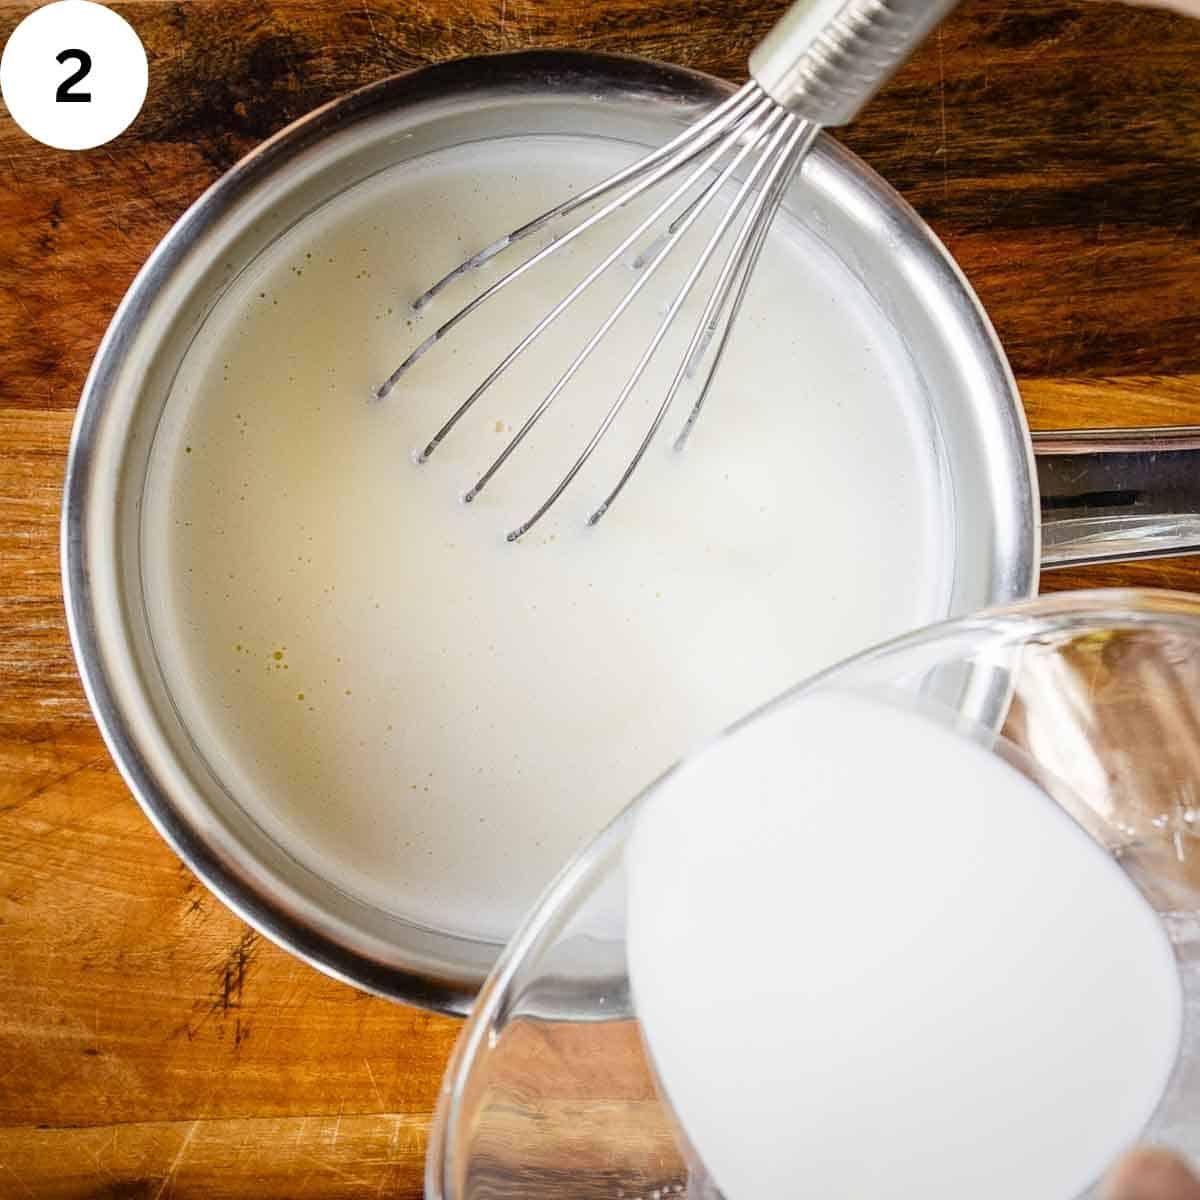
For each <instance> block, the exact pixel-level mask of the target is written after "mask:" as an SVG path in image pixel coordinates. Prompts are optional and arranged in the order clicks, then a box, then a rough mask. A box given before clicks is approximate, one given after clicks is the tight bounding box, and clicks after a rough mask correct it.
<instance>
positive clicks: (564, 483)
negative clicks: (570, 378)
mask: <svg viewBox="0 0 1200 1200" xmlns="http://www.w3.org/2000/svg"><path fill="white" fill-rule="evenodd" d="M797 123H798V121H797V118H795V117H793V116H792V115H791V114H789V113H787V112H785V111H784V110H782V109H775V110H774V111H772V112H771V113H770V115H769V116H768V117H767V119H766V120H765V121H764V123H763V125H762V127H761V128H760V129H759V131H758V132H757V134H756V135H755V136H754V137H753V139H752V140H750V141H748V142H747V144H746V145H745V146H743V147H742V149H741V151H739V153H738V155H737V156H736V157H735V158H734V159H733V160H732V161H731V162H730V163H729V165H728V166H727V167H726V169H725V171H724V172H723V176H724V178H726V179H727V178H728V177H729V176H730V175H732V174H733V171H734V170H735V169H736V168H737V166H739V165H740V163H741V161H742V160H743V159H744V158H745V157H746V156H747V155H748V154H749V153H750V152H751V151H752V150H754V149H757V148H758V146H759V145H760V144H761V143H762V142H764V141H765V142H766V143H767V144H766V149H765V151H764V153H763V154H762V155H761V156H760V157H759V158H758V159H757V161H756V162H755V163H754V165H753V166H752V167H751V169H750V171H749V172H748V173H747V175H746V178H745V180H744V181H743V183H742V185H741V187H740V188H739V190H738V193H737V195H736V197H735V199H734V201H733V202H732V203H731V204H730V206H729V208H728V209H727V211H726V212H725V213H724V214H723V216H722V217H721V219H720V221H719V222H718V226H717V229H716V231H715V232H714V233H713V235H712V236H711V237H710V238H709V241H708V244H707V245H706V246H705V248H704V250H703V252H702V253H701V255H700V258H699V259H698V260H697V262H696V263H695V265H694V266H693V268H692V270H691V272H690V273H689V275H688V277H687V279H686V280H685V282H684V285H683V287H682V288H681V289H680V291H679V292H678V294H677V295H676V296H675V299H674V300H673V301H672V302H671V306H670V307H669V308H668V310H667V312H666V315H665V316H664V317H663V319H662V321H661V322H660V323H659V326H658V328H657V329H656V330H655V333H654V336H653V337H652V338H651V340H650V344H649V345H648V346H647V347H646V349H645V350H644V351H643V353H642V356H641V358H640V359H639V360H638V363H637V366H636V367H635V368H634V370H633V372H632V374H631V375H630V376H629V378H628V379H627V380H626V382H625V384H624V386H623V387H622V388H621V391H620V392H619V393H618V395H617V398H616V399H615V400H614V401H613V403H612V405H611V406H610V407H609V410H608V412H607V413H606V414H605V415H604V418H603V420H602V421H601V422H600V425H599V427H598V428H597V429H596V431H595V433H593V435H592V437H591V439H590V440H589V441H588V443H587V445H586V446H585V447H584V450H583V453H582V454H580V455H579V457H578V458H577V459H576V460H575V463H574V464H573V465H572V467H571V469H570V470H569V471H568V472H567V473H566V475H564V476H563V478H562V480H561V481H560V482H559V484H558V486H557V487H555V489H554V490H553V491H552V492H551V493H550V495H549V496H548V497H547V498H546V500H545V501H543V503H542V504H541V506H540V507H539V508H538V509H537V511H536V512H534V514H533V515H532V516H531V517H529V518H528V519H527V520H526V521H525V522H524V523H523V524H521V525H520V526H518V527H517V528H516V529H514V530H512V531H511V532H510V533H509V534H508V535H507V537H508V540H509V541H510V542H515V541H516V540H517V539H518V538H520V537H522V536H523V535H524V534H526V533H528V532H529V530H530V529H532V528H533V526H534V525H536V524H537V522H538V521H539V520H541V518H542V517H543V516H544V515H545V514H546V513H547V512H548V511H549V510H550V508H552V507H553V505H554V504H555V502H556V501H557V500H558V498H559V497H560V496H561V495H562V494H563V492H564V491H565V490H566V489H567V488H568V487H569V486H570V484H571V481H572V480H573V479H574V478H575V476H576V475H578V473H579V472H580V470H581V469H582V468H583V465H584V464H585V463H586V462H587V461H588V459H589V458H590V457H591V456H592V454H593V453H594V452H595V449H596V447H597V446H598V445H599V444H600V441H601V439H602V438H603V437H604V435H605V434H606V433H607V432H608V430H609V428H610V427H611V425H612V423H613V421H614V420H615V419H616V417H617V415H618V413H619V412H620V411H621V409H622V408H623V407H624V405H625V402H626V400H628V398H629V396H630V394H631V393H632V392H633V389H634V388H635V387H636V386H637V383H638V381H639V380H640V379H641V377H642V374H643V373H644V372H645V369H646V366H647V365H648V363H649V362H650V359H651V358H652V357H653V355H654V352H655V351H656V350H657V349H658V346H659V343H660V342H661V341H662V339H663V338H664V337H665V336H666V334H667V331H668V330H669V329H670V327H671V325H672V324H673V322H674V320H675V317H676V316H677V315H678V313H679V310H680V309H681V308H682V306H683V304H684V301H685V300H686V299H687V297H688V295H689V293H690V292H691V290H692V288H693V287H694V286H695V283H696V280H697V279H699V277H700V275H701V274H702V273H703V271H704V268H705V267H706V266H707V265H708V261H709V259H710V258H711V257H712V255H713V253H714V252H715V251H716V248H717V246H718V245H719V244H720V242H721V240H722V238H723V237H724V235H725V232H726V230H728V228H729V226H730V225H731V224H732V222H733V221H734V220H735V219H736V217H737V214H738V212H739V211H740V210H741V207H742V204H743V203H744V201H745V199H746V197H747V196H748V195H749V194H751V193H752V192H753V191H754V190H755V181H756V180H757V179H758V176H759V174H760V173H761V172H762V170H763V169H764V167H765V166H766V164H767V163H768V162H771V161H772V160H773V159H774V158H775V153H776V150H777V148H778V146H779V144H780V142H781V141H782V140H783V138H784V137H785V135H786V134H787V133H788V132H789V130H791V129H793V128H795V126H796V125H797ZM764 191H765V189H764ZM700 211H701V210H696V211H695V212H694V213H693V214H692V216H691V217H690V219H689V221H688V225H690V224H691V223H692V222H693V221H695V220H696V218H698V217H699V215H700ZM685 232H686V227H684V228H681V229H680V231H679V232H678V233H677V234H676V235H675V236H676V237H677V238H678V237H682V236H683V234H684V233H685ZM661 257H662V256H660V258H659V259H658V260H656V262H657V261H661ZM653 265H654V264H652V266H653ZM648 274H649V272H647V273H646V274H645V275H643V276H642V277H641V278H640V279H639V280H638V282H637V283H636V284H635V285H634V287H633V288H632V289H631V290H630V294H629V295H628V296H627V298H626V299H627V300H628V299H631V298H632V296H633V294H635V293H636V291H637V290H638V289H639V288H640V287H641V285H642V284H643V283H644V282H645V281H646V279H647V277H648ZM613 319H614V318H610V319H609V321H607V322H606V326H607V325H610V324H611V322H612V320H613ZM602 328H603V327H602ZM595 340H596V339H593V342H594V341H595ZM592 344H593V343H589V352H590V346H591V345H592ZM577 361H578V360H577ZM572 366H574V364H572ZM597 519H598V518H597Z"/></svg>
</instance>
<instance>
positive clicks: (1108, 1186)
mask: <svg viewBox="0 0 1200 1200" xmlns="http://www.w3.org/2000/svg"><path fill="white" fill-rule="evenodd" d="M1103 1195H1104V1200H1200V1180H1198V1179H1197V1178H1196V1176H1195V1175H1194V1174H1193V1173H1192V1171H1191V1169H1190V1168H1189V1167H1188V1165H1187V1164H1186V1163H1185V1162H1184V1161H1183V1159H1181V1158H1180V1157H1179V1156H1178V1155H1175V1154H1172V1153H1170V1152H1169V1151H1167V1150H1161V1149H1157V1148H1155V1147H1152V1146H1141V1147H1138V1148H1137V1149H1136V1150H1131V1151H1130V1152H1129V1153H1128V1154H1126V1155H1125V1156H1124V1158H1122V1159H1121V1160H1120V1161H1119V1162H1118V1163H1117V1165H1116V1166H1115V1167H1113V1169H1112V1170H1111V1171H1110V1172H1109V1174H1108V1178H1107V1179H1106V1180H1105V1182H1104V1193H1103Z"/></svg>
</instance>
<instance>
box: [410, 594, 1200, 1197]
mask: <svg viewBox="0 0 1200 1200" xmlns="http://www.w3.org/2000/svg"><path fill="white" fill-rule="evenodd" d="M821 688H839V689H847V688H849V689H853V690H857V691H866V692H868V693H870V692H878V693H879V694H881V695H886V696H889V697H891V698H895V697H896V696H897V695H900V696H906V697H910V698H912V699H914V700H917V701H918V702H920V703H921V705H922V706H923V707H924V708H926V710H927V711H930V712H934V713H938V712H940V713H942V714H944V715H945V717H946V719H947V720H951V721H954V722H956V723H958V722H965V723H966V724H967V725H968V726H969V728H970V729H971V731H972V733H973V735H974V736H977V737H979V736H984V737H986V738H987V743H988V744H990V746H991V748H992V749H993V751H994V752H996V753H1000V754H1002V755H1003V756H1004V757H1006V758H1008V759H1009V760H1010V761H1013V762H1014V763H1015V764H1016V765H1017V766H1018V767H1019V769H1021V770H1023V771H1024V772H1025V773H1026V774H1027V775H1028V776H1029V777H1031V778H1032V779H1034V781H1035V782H1036V783H1038V784H1039V785H1040V786H1041V787H1042V788H1043V790H1045V791H1046V793H1047V794H1048V795H1049V796H1050V797H1051V798H1052V799H1053V800H1055V801H1056V802H1058V803H1059V804H1061V805H1062V806H1063V807H1064V808H1065V809H1067V811H1069V812H1070V813H1071V815H1072V816H1073V817H1074V818H1075V819H1076V821H1077V822H1078V823H1079V824H1080V825H1081V826H1082V827H1083V828H1084V829H1085V830H1087V832H1088V833H1089V834H1091V835H1092V836H1093V837H1094V838H1096V839H1097V840H1098V841H1099V842H1100V844H1101V845H1102V846H1104V848H1105V849H1106V850H1107V851H1108V852H1109V853H1110V854H1112V855H1113V856H1114V858H1116V859H1117V861H1118V862H1119V863H1120V864H1121V866H1122V867H1123V868H1124V869H1125V870H1126V871H1127V872H1128V873H1129V875H1130V876H1131V878H1132V879H1133V880H1134V882H1135V883H1136V884H1137V886H1138V887H1139V888H1140V889H1141V891H1142V893H1143V894H1144V895H1145V896H1146V898H1147V899H1148V901H1149V902H1150V904H1151V905H1152V906H1153V907H1154V908H1155V909H1156V911H1157V912H1158V913H1159V915H1160V917H1161V919H1162V921H1163V924H1164V927H1165V928H1166V930H1167V933H1168V935H1169V937H1170V940H1171V942H1172V945H1173V947H1174V951H1175V955H1176V958H1177V961H1178V965H1179V970H1180V976H1181V980H1182V984H1183V991H1184V1015H1183V1029H1182V1036H1181V1039H1180V1049H1179V1056H1178V1060H1177V1062H1176V1064H1175V1068H1174V1071H1173V1073H1172V1076H1171V1079H1170V1081H1169V1082H1168V1085H1167V1088H1166V1090H1165V1092H1164V1094H1163V1096H1162V1098H1161V1100H1160V1102H1159V1104H1158V1107H1157V1109H1156V1111H1155V1113H1154V1115H1153V1117H1152V1118H1151V1120H1150V1122H1149V1124H1148V1125H1147V1127H1146V1129H1145V1130H1144V1133H1143V1137H1144V1139H1145V1140H1146V1141H1151V1142H1154V1143H1156V1144H1159V1145H1164V1146H1168V1147H1171V1148H1174V1149H1176V1150H1178V1151H1180V1152H1182V1153H1184V1154H1190V1155H1197V1154H1200V1120H1198V1119H1197V1104H1198V1103H1200V841H1198V840H1197V839H1198V836H1200V597H1193V596H1187V595H1182V594H1178V593H1170V592H1153V591H1102V592H1079V593H1074V594H1065V595H1061V596H1056V597H1046V598H1043V599H1040V600H1035V601H1031V602H1028V603H1024V604H1019V605H1014V606H1011V607H1007V608H1003V609H997V610H992V611H989V612H985V613H983V614H980V615H977V616H974V617H970V618H966V619H963V620H958V621H952V622H947V623H945V624H942V625H938V626H934V627H932V628H930V629H927V630H923V631H920V632H918V633H915V634H912V635H910V636H907V637H904V638H901V639H898V640H897V641H894V642H891V643H889V644H887V645H885V646H882V647H879V648H877V649H874V650H871V651H868V652H866V653H865V654H862V655H859V656H857V657H855V658H853V659H850V660H848V661H847V662H845V663H843V664H841V665H840V666H837V667H835V668H833V669H831V670H830V671H827V672H824V673H823V674H821V675H818V676H816V677H815V678H813V679H811V680H809V681H806V682H805V683H802V684H801V685H799V686H798V687H797V688H795V689H793V690H792V691H790V692H788V693H787V694H785V695H784V696H782V697H780V698H779V699H778V700H776V701H773V702H772V703H771V704H770V705H768V706H766V708H765V709H764V710H760V712H767V711H773V710H775V709H776V708H777V707H778V706H780V705H786V704H788V703H789V702H790V701H792V700H794V699H796V698H797V697H799V696H801V695H807V694H809V693H811V692H812V691H814V690H816V689H821ZM757 715H760V714H753V715H752V716H751V717H749V718H747V720H753V719H754V717H755V716H757ZM995 733H998V734H999V736H994V734H995ZM653 790H654V788H653V786H652V787H651V789H649V791H650V792H652V791H653ZM647 794H649V792H647V793H643V797H644V796H645V795H647ZM641 800H642V797H639V798H638V799H635V800H634V801H633V803H632V804H631V805H630V806H629V807H628V808H627V809H626V810H625V811H624V812H623V813H622V815H621V816H620V817H618V818H617V820H616V821H614V822H613V823H612V824H611V825H610V826H609V827H608V828H607V829H606V830H605V831H604V832H603V833H602V834H601V835H600V836H599V837H598V838H597V839H596V840H595V841H594V842H593V843H592V844H591V845H590V846H589V847H588V848H587V849H586V850H585V851H584V852H583V853H582V854H580V855H579V856H578V857H577V858H576V859H575V860H574V861H573V862H571V863H570V864H569V865H568V866H567V867H566V868H565V869H564V870H563V872H562V873H561V874H560V875H559V877H558V878H557V880H555V882H554V883H553V884H552V885H551V887H550V888H549V889H547V891H546V892H545V893H544V895H543V896H542V898H541V900H540V901H539V903H538V904H537V906H535V908H534V910H533V911H532V913H531V914H530V916H529V917H528V918H527V919H526V921H525V923H524V925H523V926H522V928H521V929H520V930H519V931H518V933H517V935H516V936H515V937H514V939H513V941H512V942H511V943H510V944H509V947H508V949H507V950H506V952H505V954H504V955H503V957H502V958H501V960H500V961H499V963H498V964H497V966H496V969H495V970H494V971H493V972H492V974H491V976H490V977H489V979H488V981H487V984H486V985H485V987H484V989H483V991H482V992H481V994H480V998H479V1001H478V1003H477V1005H476V1007H475V1010H474V1012H473V1015H472V1016H471V1018H470V1020H469V1021H468V1022H467V1024H466V1026H465V1027H464V1030H463V1032H462V1034H461V1036H460V1038H459V1043H458V1046H457V1048H456V1051H455V1054H454V1057H453V1058H452V1060H451V1063H450V1066H449V1068H448V1070H447V1073H446V1077H445V1080H444V1082H443V1088H442V1093H441V1096H440V1099H439V1103H438V1111H437V1115H436V1119H435V1124H434V1129H433V1133H432V1136H431V1139H430V1146H429V1154H428V1158H427V1166H426V1193H427V1195H428V1196H429V1197H430V1198H431V1200H443V1198H445V1200H481V1198H483V1197H497V1196H510V1195H511V1196H521V1197H525V1198H528V1200H538V1198H540V1197H543V1196H544V1197H547V1198H549V1197H555V1198H559V1200H562V1198H565V1200H576V1198H578V1200H584V1198H591V1197H597V1198H599V1197H605V1198H619V1200H668V1198H669V1197H671V1196H674V1195H682V1194H684V1193H685V1192H689V1189H690V1195H691V1196H693V1197H705V1198H706V1200H707V1198H708V1197H711V1196H715V1195H716V1193H715V1192H714V1191H712V1190H711V1185H709V1184H707V1183H706V1182H705V1181H704V1180H703V1179H701V1178H697V1177H696V1176H695V1175H694V1174H693V1175H692V1176H691V1177H689V1171H688V1163H687V1161H685V1157H684V1155H683V1153H682V1152H681V1150H680V1148H679V1146H678V1144H677V1139H676V1137H675V1133H674V1129H673V1121H672V1115H671V1113H670V1112H669V1110H668V1109H667V1107H666V1106H665V1104H664V1103H663V1102H662V1100H661V1099H660V1098H659V1095H658V1092H657V1090H656V1088H655V1084H654V1079H653V1075H652V1072H651V1069H650V1067H649V1064H648V1062H647V1059H646V1057H645V1055H644V1052H643V1049H642V1044H641V1039H640V1033H639V1030H638V1023H637V1014H636V1011H635V1010H634V1007H633V1005H632V1002H631V998H630V993H629V988H628V981H627V979H626V974H625V957H624V934H625V913H624V907H623V899H624V867H623V853H624V847H625V844H626V841H627V839H628V837H629V834H630V832H631V829H632V826H633V821H634V818H635V816H636V812H637V808H638V805H639V803H641ZM952 836H953V835H952V832H950V833H948V839H950V838H952ZM720 969H721V964H720V963H719V962H714V963H713V970H714V971H720ZM773 1016H774V1015H773V1014H762V1013H753V1012H748V1013H747V1019H750V1020H755V1019H759V1020H763V1019H765V1020H770V1019H773ZM731 1119H736V1117H735V1116H734V1115H731ZM1096 1191H1097V1187H1095V1186H1093V1187H1092V1188H1089V1189H1088V1191H1087V1192H1085V1193H1084V1196H1085V1197H1090V1196H1092V1195H1094V1194H1095V1193H1096ZM1062 1200H1072V1198H1070V1197H1063V1198H1062Z"/></svg>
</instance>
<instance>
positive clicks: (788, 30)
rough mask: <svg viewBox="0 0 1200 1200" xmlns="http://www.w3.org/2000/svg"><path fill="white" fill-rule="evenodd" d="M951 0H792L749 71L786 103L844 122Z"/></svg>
mask: <svg viewBox="0 0 1200 1200" xmlns="http://www.w3.org/2000/svg"><path fill="white" fill-rule="evenodd" d="M956 3H957V0H796V3H795V4H793V5H792V7H791V8H789V9H788V11H787V12H786V13H784V15H783V16H782V17H781V18H780V20H779V21H778V23H777V24H776V25H775V27H774V28H773V29H772V30H771V31H770V33H768V34H767V36H766V37H765V38H763V40H762V41H761V42H759V44H758V45H757V46H756V47H755V48H754V50H753V52H752V53H751V55H750V74H751V75H752V76H753V77H754V79H755V80H756V81H757V82H758V84H759V86H760V87H761V88H762V89H763V91H765V92H766V93H767V94H768V95H769V96H771V97H772V98H773V99H774V100H775V101H776V102H777V103H779V104H782V105H783V107H784V108H786V109H788V110H789V111H791V112H794V113H796V114H797V115H798V116H801V117H804V118H805V119H806V120H808V121H811V122H813V123H814V124H816V125H844V124H846V122H847V121H851V120H853V119H854V117H855V116H856V115H857V114H858V111H859V109H861V108H862V107H863V105H865V104H866V103H867V101H868V100H870V99H871V97H872V96H874V95H875V93H876V92H877V91H879V89H880V88H881V87H882V86H883V85H884V84H885V83H886V82H887V81H888V80H889V79H890V78H891V77H892V75H893V74H894V73H895V71H896V70H897V68H899V67H900V65H901V64H902V63H903V62H904V61H905V60H906V59H907V58H908V56H909V55H910V54H911V53H912V52H913V51H914V50H915V49H916V48H917V46H919V45H920V43H921V42H922V41H923V40H924V39H925V36H926V34H928V33H929V31H930V30H931V29H933V27H934V26H935V25H937V24H938V22H940V21H941V20H942V18H943V17H944V16H946V14H947V13H948V12H949V11H950V10H951V9H952V8H953V7H954V6H955V4H956Z"/></svg>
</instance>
